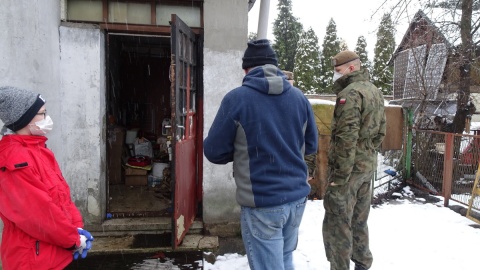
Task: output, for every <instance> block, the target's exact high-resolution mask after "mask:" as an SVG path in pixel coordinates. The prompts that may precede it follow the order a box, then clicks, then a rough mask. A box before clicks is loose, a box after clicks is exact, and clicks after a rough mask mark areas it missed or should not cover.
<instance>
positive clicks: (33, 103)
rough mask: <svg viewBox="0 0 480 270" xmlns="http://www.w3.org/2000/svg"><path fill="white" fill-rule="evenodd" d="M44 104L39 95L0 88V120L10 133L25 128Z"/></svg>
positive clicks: (17, 89)
mask: <svg viewBox="0 0 480 270" xmlns="http://www.w3.org/2000/svg"><path fill="white" fill-rule="evenodd" d="M44 104H45V100H44V99H43V98H42V96H41V95H39V94H36V93H34V92H31V91H29V90H24V89H19V88H15V87H11V86H4V87H0V120H2V122H3V123H4V124H5V126H6V127H7V128H9V129H11V130H12V131H15V132H16V131H18V130H20V129H22V128H24V127H26V126H27V125H28V124H29V123H30V121H32V119H33V118H34V117H35V115H37V113H38V111H39V110H40V108H41V107H42V106H43V105H44Z"/></svg>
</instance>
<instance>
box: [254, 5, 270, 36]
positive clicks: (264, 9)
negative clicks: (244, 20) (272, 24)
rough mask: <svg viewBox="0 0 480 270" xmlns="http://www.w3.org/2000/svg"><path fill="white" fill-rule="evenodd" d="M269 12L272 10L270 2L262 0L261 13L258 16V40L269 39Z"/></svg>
mask: <svg viewBox="0 0 480 270" xmlns="http://www.w3.org/2000/svg"><path fill="white" fill-rule="evenodd" d="M269 10H270V0H261V1H260V13H259V14H258V30H257V39H266V38H267V29H268V13H269Z"/></svg>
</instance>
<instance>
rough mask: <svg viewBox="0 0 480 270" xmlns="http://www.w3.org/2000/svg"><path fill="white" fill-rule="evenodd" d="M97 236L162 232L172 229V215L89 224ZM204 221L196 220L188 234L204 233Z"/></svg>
mask: <svg viewBox="0 0 480 270" xmlns="http://www.w3.org/2000/svg"><path fill="white" fill-rule="evenodd" d="M87 229H88V230H90V231H91V232H92V233H95V236H118V235H120V236H121V235H125V234H138V233H142V234H161V233H168V232H171V231H172V218H171V217H144V218H114V219H109V220H106V221H104V222H103V224H102V225H97V226H88V228H87ZM202 233H203V222H202V221H201V220H195V221H194V222H193V224H192V226H191V227H190V230H189V231H188V234H202Z"/></svg>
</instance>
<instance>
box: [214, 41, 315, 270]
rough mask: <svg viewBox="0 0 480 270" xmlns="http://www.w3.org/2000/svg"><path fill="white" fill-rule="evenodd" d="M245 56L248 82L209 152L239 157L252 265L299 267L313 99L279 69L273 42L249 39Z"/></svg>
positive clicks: (219, 122)
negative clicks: (295, 260) (294, 257)
mask: <svg viewBox="0 0 480 270" xmlns="http://www.w3.org/2000/svg"><path fill="white" fill-rule="evenodd" d="M242 60H243V63H242V68H243V69H244V71H245V74H246V75H245V77H244V79H243V84H242V86H240V87H238V88H235V89H233V90H232V91H230V92H229V93H227V94H226V95H225V97H224V98H223V100H222V103H221V105H220V108H219V110H218V112H217V115H216V116H215V120H214V121H213V124H212V127H211V128H210V131H209V132H208V136H207V138H206V139H205V141H204V154H205V157H206V158H207V159H208V160H209V161H210V162H212V163H215V164H227V163H229V162H232V161H233V170H234V177H235V183H236V186H237V190H236V199H237V202H238V204H240V206H241V228H242V238H243V242H244V245H245V250H246V252H247V256H248V262H249V265H250V269H252V270H259V269H260V270H265V269H272V270H282V269H293V262H292V252H293V251H294V250H295V248H296V246H297V240H298V227H299V225H300V221H301V220H302V216H303V212H304V209H305V204H306V198H307V196H308V194H309V192H310V185H309V184H308V182H307V179H308V177H309V176H308V171H307V165H306V163H305V160H304V157H305V155H309V154H314V153H316V152H317V146H318V145H317V144H318V134H317V127H316V124H315V119H314V116H313V111H312V107H311V105H310V103H309V101H308V100H307V98H306V97H305V96H304V95H303V93H302V91H300V90H299V89H297V88H295V87H293V86H292V85H291V84H290V83H289V82H288V81H287V79H286V77H285V75H284V74H283V72H282V71H281V70H280V69H279V68H278V67H277V66H278V62H277V57H276V54H275V52H274V51H273V49H272V47H271V46H270V42H269V41H268V40H265V39H263V40H256V41H252V42H249V43H248V47H247V49H246V51H245V54H244V57H243V58H242Z"/></svg>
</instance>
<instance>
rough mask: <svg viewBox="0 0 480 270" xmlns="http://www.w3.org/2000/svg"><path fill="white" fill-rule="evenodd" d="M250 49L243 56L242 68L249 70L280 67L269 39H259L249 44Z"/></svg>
mask: <svg viewBox="0 0 480 270" xmlns="http://www.w3.org/2000/svg"><path fill="white" fill-rule="evenodd" d="M247 45H248V47H247V49H246V50H245V54H244V55H243V58H242V60H243V63H242V68H243V69H247V68H251V67H256V66H263V65H266V64H272V65H274V66H278V60H277V55H276V54H275V51H273V49H272V47H271V46H270V41H268V39H259V40H255V41H251V42H248V44H247Z"/></svg>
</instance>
